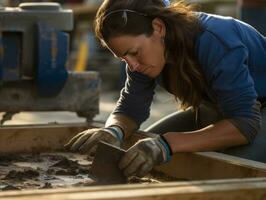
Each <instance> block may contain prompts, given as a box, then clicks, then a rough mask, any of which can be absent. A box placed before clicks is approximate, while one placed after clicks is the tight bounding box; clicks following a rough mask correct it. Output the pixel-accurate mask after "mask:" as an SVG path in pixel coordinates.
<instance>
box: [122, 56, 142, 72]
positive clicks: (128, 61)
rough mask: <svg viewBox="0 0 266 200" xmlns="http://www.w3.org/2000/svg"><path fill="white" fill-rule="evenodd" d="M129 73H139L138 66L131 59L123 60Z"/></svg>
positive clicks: (137, 63) (134, 60) (136, 62)
mask: <svg viewBox="0 0 266 200" xmlns="http://www.w3.org/2000/svg"><path fill="white" fill-rule="evenodd" d="M125 60H126V62H127V64H128V66H129V69H130V71H132V72H134V71H137V72H138V71H139V70H140V64H139V62H138V61H137V60H136V59H132V58H125Z"/></svg>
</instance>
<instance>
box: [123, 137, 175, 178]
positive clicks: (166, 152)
mask: <svg viewBox="0 0 266 200" xmlns="http://www.w3.org/2000/svg"><path fill="white" fill-rule="evenodd" d="M171 152H172V151H171V149H170V146H169V144H168V143H167V142H166V140H165V139H164V138H162V137H161V136H158V137H155V138H146V139H142V140H139V141H138V142H137V143H136V144H135V145H133V146H132V147H131V148H129V149H128V150H127V152H126V153H125V155H124V156H123V157H122V159H121V160H120V162H119V168H120V169H122V170H123V172H124V174H125V175H126V176H127V177H130V176H137V177H143V176H145V175H146V174H147V173H148V172H149V171H150V170H152V168H153V167H154V166H155V165H159V164H162V163H164V162H168V161H169V160H170V158H171V154H172V153H171Z"/></svg>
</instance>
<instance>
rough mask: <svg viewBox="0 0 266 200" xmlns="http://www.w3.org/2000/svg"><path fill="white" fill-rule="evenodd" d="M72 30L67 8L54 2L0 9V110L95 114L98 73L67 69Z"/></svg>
mask: <svg viewBox="0 0 266 200" xmlns="http://www.w3.org/2000/svg"><path fill="white" fill-rule="evenodd" d="M72 29H73V13H72V10H68V9H62V8H61V6H60V4H58V3H22V4H20V5H19V7H17V8H2V9H0V111H1V112H7V115H8V114H9V115H13V114H14V113H17V112H20V111H73V112H77V113H78V114H79V115H80V116H83V117H86V118H87V120H91V119H92V118H93V117H94V115H95V114H97V113H98V109H99V87H100V79H99V76H98V74H97V73H96V72H83V73H75V72H69V71H68V70H67V69H66V63H67V60H68V54H69V33H68V32H69V31H71V30H72ZM7 115H6V116H7ZM8 118H10V117H8ZM3 121H5V120H3ZM3 121H2V123H3Z"/></svg>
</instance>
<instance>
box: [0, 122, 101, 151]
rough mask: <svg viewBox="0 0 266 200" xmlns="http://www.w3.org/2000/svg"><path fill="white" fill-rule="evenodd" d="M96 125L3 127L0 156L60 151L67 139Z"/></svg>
mask: <svg viewBox="0 0 266 200" xmlns="http://www.w3.org/2000/svg"><path fill="white" fill-rule="evenodd" d="M97 125H98V124H95V123H94V124H92V123H73V124H47V125H24V126H3V127H1V128H0V154H1V153H33V152H34V153H38V152H49V151H56V150H62V149H63V145H64V144H65V142H66V141H67V140H68V139H70V138H71V137H73V136H74V135H75V134H77V133H79V132H81V131H83V130H85V129H87V128H89V127H95V126H97Z"/></svg>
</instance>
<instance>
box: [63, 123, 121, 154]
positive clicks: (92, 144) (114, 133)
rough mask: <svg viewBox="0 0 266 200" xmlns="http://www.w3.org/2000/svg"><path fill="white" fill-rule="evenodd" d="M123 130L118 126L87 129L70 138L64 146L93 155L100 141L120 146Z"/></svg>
mask: <svg viewBox="0 0 266 200" xmlns="http://www.w3.org/2000/svg"><path fill="white" fill-rule="evenodd" d="M122 140H123V132H122V130H121V129H120V128H118V127H115V126H114V127H107V128H94V129H88V130H86V131H83V132H81V133H79V134H78V135H76V136H75V137H73V138H71V139H70V140H69V142H68V143H67V144H65V148H66V149H68V150H70V151H73V152H81V153H88V154H89V155H92V156H93V155H94V154H95V151H96V148H97V145H98V143H99V142H100V141H104V142H107V143H109V144H112V145H115V146H118V147H120V146H121V143H122Z"/></svg>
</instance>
